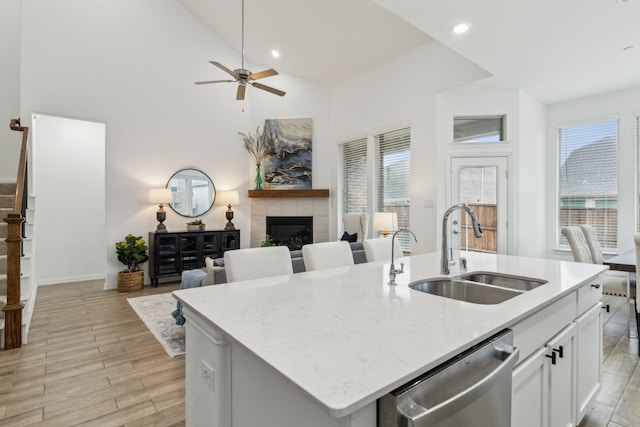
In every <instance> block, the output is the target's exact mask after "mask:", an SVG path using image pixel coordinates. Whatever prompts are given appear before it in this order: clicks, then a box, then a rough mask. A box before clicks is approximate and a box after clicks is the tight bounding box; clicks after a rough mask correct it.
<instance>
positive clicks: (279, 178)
mask: <svg viewBox="0 0 640 427" xmlns="http://www.w3.org/2000/svg"><path fill="white" fill-rule="evenodd" d="M265 126H269V127H271V129H272V130H273V132H274V134H275V139H276V149H275V152H274V153H272V154H271V156H270V157H268V158H267V159H266V160H265V161H264V163H265V165H264V181H265V188H268V189H270V190H278V189H282V190H285V189H309V188H311V169H312V168H311V140H312V134H313V132H312V130H313V125H312V121H311V119H310V118H307V119H267V120H265Z"/></svg>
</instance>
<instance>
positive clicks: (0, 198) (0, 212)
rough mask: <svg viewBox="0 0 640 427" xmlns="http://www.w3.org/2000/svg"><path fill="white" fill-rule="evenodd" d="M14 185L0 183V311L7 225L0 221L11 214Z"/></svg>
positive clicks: (4, 289) (1, 327)
mask: <svg viewBox="0 0 640 427" xmlns="http://www.w3.org/2000/svg"><path fill="white" fill-rule="evenodd" d="M15 194H16V184H15V183H0V221H1V222H0V310H1V309H2V307H4V305H5V304H6V303H7V297H6V295H7V242H5V239H6V238H7V223H6V222H4V221H2V219H3V218H6V217H7V215H9V214H10V213H11V212H12V209H13V200H14V199H15ZM0 330H4V312H3V311H0Z"/></svg>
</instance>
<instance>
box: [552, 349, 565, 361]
mask: <svg viewBox="0 0 640 427" xmlns="http://www.w3.org/2000/svg"><path fill="white" fill-rule="evenodd" d="M553 351H554V352H556V353H558V356H560V359H562V358H563V356H564V348H563V347H562V346H559V347H558V348H554V349H553Z"/></svg>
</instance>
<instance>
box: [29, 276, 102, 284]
mask: <svg viewBox="0 0 640 427" xmlns="http://www.w3.org/2000/svg"><path fill="white" fill-rule="evenodd" d="M87 280H105V276H104V274H88V275H85V276H69V277H56V278H53V279H45V280H38V286H48V285H59V284H61V283H74V282H85V281H87Z"/></svg>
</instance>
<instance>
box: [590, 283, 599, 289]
mask: <svg viewBox="0 0 640 427" xmlns="http://www.w3.org/2000/svg"><path fill="white" fill-rule="evenodd" d="M591 287H592V288H596V289H600V283H596V284H594V285H591Z"/></svg>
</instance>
